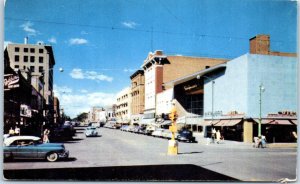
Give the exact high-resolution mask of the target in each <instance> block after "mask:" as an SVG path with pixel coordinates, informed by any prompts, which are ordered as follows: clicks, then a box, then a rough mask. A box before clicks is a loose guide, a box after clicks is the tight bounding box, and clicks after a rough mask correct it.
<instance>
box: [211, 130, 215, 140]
mask: <svg viewBox="0 0 300 184" xmlns="http://www.w3.org/2000/svg"><path fill="white" fill-rule="evenodd" d="M215 138H216V129H215V128H213V129H212V132H211V141H212V143H215Z"/></svg>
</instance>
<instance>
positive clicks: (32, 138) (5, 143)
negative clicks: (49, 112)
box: [3, 136, 41, 146]
mask: <svg viewBox="0 0 300 184" xmlns="http://www.w3.org/2000/svg"><path fill="white" fill-rule="evenodd" d="M28 139H31V140H33V141H38V140H40V139H41V138H39V137H36V136H12V137H8V138H6V139H5V140H4V142H3V143H4V145H5V146H9V145H10V144H11V143H13V142H14V141H16V140H28Z"/></svg>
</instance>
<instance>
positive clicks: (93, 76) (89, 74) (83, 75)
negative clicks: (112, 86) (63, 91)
mask: <svg viewBox="0 0 300 184" xmlns="http://www.w3.org/2000/svg"><path fill="white" fill-rule="evenodd" d="M70 76H71V77H72V78H74V79H89V80H96V81H108V82H111V81H112V80H113V78H112V77H109V76H106V75H103V74H101V73H97V72H95V71H85V72H83V71H82V69H80V68H74V69H73V70H72V71H71V73H70Z"/></svg>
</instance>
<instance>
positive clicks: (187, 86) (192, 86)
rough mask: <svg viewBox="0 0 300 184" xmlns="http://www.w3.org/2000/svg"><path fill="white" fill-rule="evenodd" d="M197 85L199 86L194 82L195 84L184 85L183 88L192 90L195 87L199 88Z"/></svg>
mask: <svg viewBox="0 0 300 184" xmlns="http://www.w3.org/2000/svg"><path fill="white" fill-rule="evenodd" d="M197 87H198V86H197V84H194V85H186V86H183V89H184V90H185V91H190V90H192V89H195V88H197Z"/></svg>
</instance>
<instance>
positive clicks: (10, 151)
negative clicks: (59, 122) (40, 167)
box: [3, 136, 69, 162]
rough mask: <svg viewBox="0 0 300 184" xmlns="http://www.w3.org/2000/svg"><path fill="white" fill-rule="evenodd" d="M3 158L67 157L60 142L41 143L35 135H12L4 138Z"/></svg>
mask: <svg viewBox="0 0 300 184" xmlns="http://www.w3.org/2000/svg"><path fill="white" fill-rule="evenodd" d="M3 154H4V159H5V160H7V159H46V160H48V161H49V162H54V161H57V160H58V159H60V158H68V157H69V151H67V150H66V149H65V146H64V144H62V143H43V142H42V140H41V138H39V137H35V136H13V137H8V138H6V139H5V140H4V148H3Z"/></svg>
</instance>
